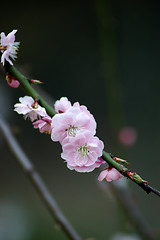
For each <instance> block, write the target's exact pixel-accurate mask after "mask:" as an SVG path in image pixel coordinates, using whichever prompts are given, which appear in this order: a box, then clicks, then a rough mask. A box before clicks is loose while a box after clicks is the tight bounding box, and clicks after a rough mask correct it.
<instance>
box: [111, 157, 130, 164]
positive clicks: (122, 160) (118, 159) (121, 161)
mask: <svg viewBox="0 0 160 240" xmlns="http://www.w3.org/2000/svg"><path fill="white" fill-rule="evenodd" d="M113 160H115V161H116V162H118V163H121V164H130V163H128V162H127V161H126V160H124V159H122V158H118V157H113Z"/></svg>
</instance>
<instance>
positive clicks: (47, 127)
mask: <svg viewBox="0 0 160 240" xmlns="http://www.w3.org/2000/svg"><path fill="white" fill-rule="evenodd" d="M33 126H34V128H39V131H40V132H41V133H48V134H51V130H52V119H51V117H49V116H46V117H44V118H42V119H40V120H37V121H35V122H34V123H33Z"/></svg>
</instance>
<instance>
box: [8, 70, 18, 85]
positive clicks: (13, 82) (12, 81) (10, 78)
mask: <svg viewBox="0 0 160 240" xmlns="http://www.w3.org/2000/svg"><path fill="white" fill-rule="evenodd" d="M6 81H7V83H8V85H9V86H10V87H12V88H18V87H19V85H20V83H19V82H18V80H17V79H16V78H15V77H14V76H12V75H11V74H9V73H8V72H7V73H6Z"/></svg>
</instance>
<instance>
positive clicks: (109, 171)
mask: <svg viewBox="0 0 160 240" xmlns="http://www.w3.org/2000/svg"><path fill="white" fill-rule="evenodd" d="M122 177H123V175H122V174H121V173H119V172H118V171H117V170H116V169H115V168H113V167H109V168H106V169H105V170H103V171H102V172H101V173H100V174H99V176H98V181H100V182H101V181H102V180H106V181H107V182H111V181H112V180H114V181H116V180H119V179H120V178H122Z"/></svg>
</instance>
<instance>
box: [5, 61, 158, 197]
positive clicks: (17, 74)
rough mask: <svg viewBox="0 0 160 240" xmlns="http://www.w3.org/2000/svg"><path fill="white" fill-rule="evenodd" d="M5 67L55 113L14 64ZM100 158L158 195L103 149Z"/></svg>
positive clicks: (35, 97) (143, 187) (31, 93)
mask: <svg viewBox="0 0 160 240" xmlns="http://www.w3.org/2000/svg"><path fill="white" fill-rule="evenodd" d="M5 69H6V71H7V72H9V73H10V74H12V75H13V76H14V77H15V78H16V79H17V80H18V81H19V82H20V84H21V86H23V87H24V88H25V90H26V91H27V92H28V93H29V95H30V96H32V97H33V98H34V99H36V100H38V102H39V103H40V105H41V106H42V107H44V108H45V109H46V111H47V113H48V114H49V116H50V117H53V116H54V115H55V114H56V112H55V110H54V109H53V108H52V107H51V106H50V105H49V104H48V103H47V102H46V101H45V100H44V99H43V98H42V97H41V96H40V95H39V94H38V92H37V91H35V89H34V88H33V87H32V86H31V85H30V84H29V81H28V78H26V77H25V76H24V75H23V74H21V73H20V72H19V71H18V70H17V69H16V68H15V67H14V66H12V65H10V64H9V63H8V62H6V64H5ZM102 158H103V159H104V160H105V161H106V162H107V163H108V164H110V165H111V166H113V167H114V168H116V169H117V170H118V171H119V172H120V173H121V174H122V175H123V176H124V177H127V178H129V179H130V180H131V181H133V182H134V183H136V184H137V185H138V186H140V187H141V188H142V189H143V190H144V191H145V192H146V193H150V192H153V193H154V194H156V195H157V196H159V197H160V191H159V190H157V189H155V188H153V187H151V186H150V185H149V184H148V183H147V181H144V180H143V179H142V178H141V177H140V176H139V175H138V174H136V173H135V174H136V175H135V176H134V175H131V174H134V173H133V172H131V171H130V170H128V169H127V168H126V167H124V166H122V165H121V164H119V163H118V162H116V161H115V160H113V159H112V157H111V156H110V154H109V153H107V152H105V151H103V155H102ZM137 178H139V179H137Z"/></svg>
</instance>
